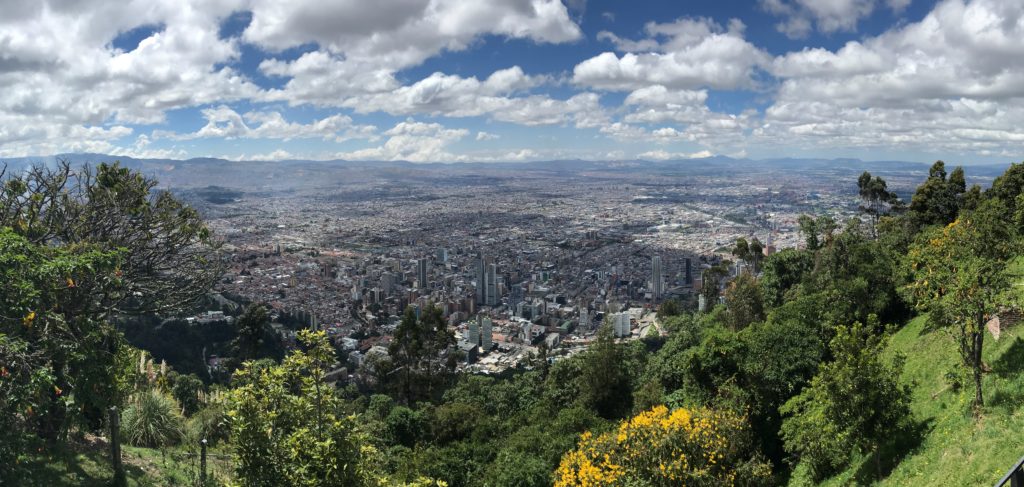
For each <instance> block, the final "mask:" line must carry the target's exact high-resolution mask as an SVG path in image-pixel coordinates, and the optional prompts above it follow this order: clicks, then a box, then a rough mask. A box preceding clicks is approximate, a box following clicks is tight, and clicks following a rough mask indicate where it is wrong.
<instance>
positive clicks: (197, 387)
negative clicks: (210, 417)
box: [171, 374, 206, 416]
mask: <svg viewBox="0 0 1024 487" xmlns="http://www.w3.org/2000/svg"><path fill="white" fill-rule="evenodd" d="M205 389H206V386H205V384H203V381H202V380H200V379H199V377H196V376H195V375H193V374H188V375H178V376H177V377H175V379H174V385H173V386H171V395H173V396H174V399H175V400H176V401H178V404H181V409H182V411H183V412H184V413H185V414H186V415H187V416H191V415H193V414H195V413H196V411H199V408H200V407H201V406H202V403H201V402H200V400H199V397H200V395H201V394H202V393H203V391H204V390H205Z"/></svg>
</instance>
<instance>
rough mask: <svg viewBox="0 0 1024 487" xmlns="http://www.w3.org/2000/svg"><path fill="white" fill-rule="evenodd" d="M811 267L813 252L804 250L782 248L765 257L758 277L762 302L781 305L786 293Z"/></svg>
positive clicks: (768, 304)
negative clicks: (762, 297)
mask: <svg viewBox="0 0 1024 487" xmlns="http://www.w3.org/2000/svg"><path fill="white" fill-rule="evenodd" d="M813 267H814V254H812V253H811V252H809V251H806V250H798V249H784V250H782V251H779V252H776V253H774V254H772V255H769V256H768V257H767V258H765V260H764V264H762V266H761V276H760V278H759V279H758V285H760V286H761V294H762V295H763V296H764V304H765V305H766V306H768V307H770V308H773V307H776V306H779V305H781V304H782V303H783V302H784V301H785V297H786V293H787V292H789V291H790V290H791V289H794V288H795V287H796V286H798V285H799V284H800V283H801V282H803V281H804V279H805V278H806V277H807V276H808V275H809V274H810V272H811V269H812V268H813Z"/></svg>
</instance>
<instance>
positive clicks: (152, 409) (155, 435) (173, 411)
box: [122, 389, 184, 447]
mask: <svg viewBox="0 0 1024 487" xmlns="http://www.w3.org/2000/svg"><path fill="white" fill-rule="evenodd" d="M180 410H181V408H180V407H179V406H178V404H177V402H176V401H175V400H174V398H172V397H170V396H168V395H166V394H164V393H162V392H160V391H158V390H155V389H151V390H148V391H143V392H140V393H138V394H136V395H135V396H134V397H132V400H131V404H130V405H129V406H128V409H126V410H125V412H124V418H123V419H122V434H123V435H124V440H125V441H126V442H128V444H130V445H134V446H145V447H165V446H170V445H174V444H176V443H178V442H179V441H181V437H182V433H183V425H184V420H183V418H182V416H181V413H179V412H178V411H180Z"/></svg>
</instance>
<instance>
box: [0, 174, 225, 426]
mask: <svg viewBox="0 0 1024 487" xmlns="http://www.w3.org/2000/svg"><path fill="white" fill-rule="evenodd" d="M0 183H2V184H0V228H4V227H7V228H10V230H8V232H10V233H12V234H15V235H18V236H20V237H21V238H23V239H24V240H25V242H15V241H14V240H11V239H8V240H6V241H5V242H4V245H5V247H4V250H5V251H10V252H11V253H10V254H9V255H11V256H12V258H14V259H16V260H19V261H21V262H27V261H28V260H32V259H36V262H35V264H34V266H36V267H42V266H44V263H45V262H48V263H49V264H46V265H49V266H50V267H51V269H50V270H48V271H47V272H52V273H53V274H54V275H50V276H48V278H49V279H52V281H50V282H48V283H46V287H47V288H48V289H49V290H47V291H46V292H40V293H39V294H37V295H35V296H34V297H32V298H30V301H31V300H35V302H33V303H30V304H28V305H27V308H29V309H30V310H31V311H32V312H33V313H34V314H33V315H32V316H33V319H31V320H28V321H31V322H33V323H37V324H38V325H39V326H38V328H35V330H33V331H31V332H29V333H27V334H26V335H29V336H31V337H29V336H26V337H25V338H26V339H28V341H29V342H30V343H32V344H33V347H43V348H44V349H47V348H50V347H52V349H51V350H48V352H47V353H46V357H47V361H48V362H47V363H48V364H49V365H48V367H49V370H50V371H51V372H52V373H53V380H54V383H55V385H56V389H57V390H60V391H65V392H64V394H63V396H60V395H58V394H52V395H51V396H50V398H49V400H48V402H49V405H48V407H46V408H43V409H44V410H45V416H46V417H45V418H43V419H41V420H40V421H39V423H40V429H39V433H40V434H41V435H43V436H44V437H46V438H47V439H49V440H51V441H52V440H55V439H56V438H57V437H58V436H61V435H63V434H64V433H65V432H66V430H67V427H68V426H69V425H70V423H69V421H78V420H81V421H78V422H79V424H80V425H82V426H85V427H86V429H97V428H99V427H100V425H101V424H102V421H103V420H104V418H105V408H106V407H107V406H109V405H110V404H112V403H117V402H118V401H121V400H123V398H124V396H125V394H126V391H116V390H115V389H116V388H117V386H118V384H119V379H117V377H116V373H117V371H118V370H121V369H122V368H121V367H119V366H118V365H117V360H118V357H120V356H121V351H122V350H123V348H124V347H123V345H124V343H123V338H122V337H121V335H120V334H119V333H117V332H116V330H114V329H113V327H112V326H110V325H109V324H108V323H107V322H106V320H107V317H108V316H111V315H112V314H114V313H117V314H121V315H124V314H138V313H147V312H165V311H172V310H180V309H183V308H184V307H186V306H188V305H190V304H191V303H193V302H194V301H195V300H196V299H198V298H199V297H201V296H202V295H204V294H205V293H206V292H207V291H208V290H209V289H210V287H211V286H212V285H213V284H214V283H215V282H216V280H217V279H218V278H219V277H220V275H221V271H222V269H223V262H222V260H221V259H220V257H219V253H218V245H217V243H216V242H215V241H214V240H213V237H212V235H211V233H210V231H209V230H208V229H207V227H206V226H205V224H204V223H203V221H202V219H201V218H200V217H199V214H198V213H197V212H196V211H195V210H194V209H192V208H190V207H188V206H187V205H185V204H183V203H182V202H180V201H178V200H177V199H175V198H174V197H173V196H171V195H170V193H167V192H157V191H154V188H155V186H156V181H154V180H152V179H149V178H146V177H144V176H142V175H141V174H140V173H138V172H134V171H131V170H128V169H127V168H124V167H121V166H120V165H117V164H114V165H107V164H101V165H99V166H97V167H95V168H92V167H88V166H87V167H84V168H82V169H80V170H72V169H71V167H70V165H69V164H67V163H59V164H58V165H57V166H56V168H47V167H45V166H43V165H37V166H33V167H31V168H29V169H27V170H25V171H20V172H18V173H8V172H6V169H5V168H0ZM30 246H37V247H39V248H38V249H32V248H30ZM22 259H25V260H22ZM53 266H58V267H60V268H53ZM8 269H10V270H12V272H15V273H21V276H22V277H24V276H32V275H33V274H32V273H31V272H28V271H26V269H25V268H24V267H22V266H20V265H17V266H14V267H9V268H8ZM35 276H36V277H41V274H38V273H35ZM11 277H12V279H14V278H15V276H11ZM34 280H35V278H31V277H30V278H29V279H28V281H29V282H31V281H34ZM39 284H42V283H39ZM56 285H62V286H63V288H64V289H63V290H62V291H61V292H60V293H59V294H57V293H56V292H55V291H56V290H55V289H53V288H54V286H56ZM37 289H38V290H41V288H40V287H39V286H37ZM23 304H24V303H23ZM8 318H10V319H13V318H14V317H12V316H8ZM19 319H20V318H19ZM12 323H13V321H12ZM25 328H26V329H27V328H28V327H27V326H26V327H25ZM41 330H42V331H41ZM12 331H13V330H12ZM24 331H25V330H19V331H17V332H16V333H14V334H21V333H22V332H24ZM68 397H73V398H74V402H75V406H76V408H74V410H73V411H70V412H71V413H73V416H74V417H72V418H69V417H68V413H69V409H68V407H67V406H68V399H67V398H68Z"/></svg>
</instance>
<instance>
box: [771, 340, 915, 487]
mask: <svg viewBox="0 0 1024 487" xmlns="http://www.w3.org/2000/svg"><path fill="white" fill-rule="evenodd" d="M875 328H877V323H868V325H867V326H864V325H861V324H860V323H855V324H854V325H853V326H851V327H839V328H838V329H837V331H836V336H835V338H834V339H832V342H831V343H830V344H829V348H830V349H831V352H832V355H833V356H834V360H833V361H832V362H830V363H826V364H822V365H821V367H820V369H819V370H818V373H817V374H816V375H815V376H814V378H813V379H812V380H811V384H810V386H809V387H807V388H805V389H804V390H803V392H801V393H800V395H798V396H796V397H795V398H793V399H790V400H789V401H788V402H786V404H785V405H784V406H783V407H782V408H781V412H782V413H783V414H786V415H788V416H789V417H787V418H786V419H785V420H784V421H783V423H782V436H783V439H784V441H785V444H786V449H787V450H788V451H789V452H791V453H793V454H794V455H797V456H798V457H799V458H801V459H802V460H804V461H806V462H807V463H808V464H809V465H810V468H811V470H812V471H813V472H814V474H815V475H816V476H817V477H822V476H824V475H825V474H827V473H830V472H832V471H834V470H835V469H837V468H839V467H842V466H843V465H845V464H846V462H847V461H848V460H849V458H850V455H851V454H852V453H853V452H855V451H856V452H858V453H874V454H876V455H877V454H878V449H879V447H880V446H881V445H882V444H883V443H885V442H888V441H891V440H892V438H894V437H896V436H897V435H898V433H899V431H900V430H901V429H903V428H905V427H906V426H907V425H908V422H909V420H910V407H909V404H910V388H909V387H906V386H904V385H901V384H900V383H899V377H900V372H901V370H902V367H903V362H904V359H903V358H902V357H899V356H897V357H895V358H894V359H893V360H892V361H891V362H889V363H886V361H884V360H882V358H881V352H882V350H883V348H884V343H883V340H882V337H880V336H879V335H876V334H875V333H874V329H875Z"/></svg>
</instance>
